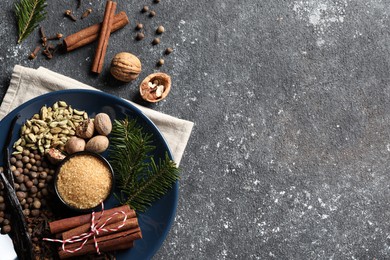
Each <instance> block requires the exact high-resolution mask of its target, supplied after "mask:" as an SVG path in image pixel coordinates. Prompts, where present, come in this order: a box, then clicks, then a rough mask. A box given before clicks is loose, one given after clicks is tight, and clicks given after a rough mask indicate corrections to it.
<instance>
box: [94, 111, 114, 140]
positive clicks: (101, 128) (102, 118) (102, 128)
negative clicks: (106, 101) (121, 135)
mask: <svg viewBox="0 0 390 260" xmlns="http://www.w3.org/2000/svg"><path fill="white" fill-rule="evenodd" d="M93 123H94V125H95V129H96V131H97V132H98V133H99V134H101V135H109V134H110V133H111V130H112V123H111V119H110V117H109V116H108V115H107V114H106V113H99V114H97V115H96V116H95V119H94V121H93Z"/></svg>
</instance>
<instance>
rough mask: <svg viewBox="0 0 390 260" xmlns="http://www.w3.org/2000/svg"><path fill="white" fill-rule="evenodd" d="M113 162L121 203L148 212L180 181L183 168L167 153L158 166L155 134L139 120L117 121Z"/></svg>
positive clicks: (112, 136) (112, 135)
mask: <svg viewBox="0 0 390 260" xmlns="http://www.w3.org/2000/svg"><path fill="white" fill-rule="evenodd" d="M110 140H111V141H110V142H111V144H110V158H109V160H110V163H111V165H112V167H113V169H114V172H115V175H116V177H117V186H118V188H119V189H120V194H119V196H117V198H118V199H119V200H120V202H121V204H128V205H130V206H131V207H132V208H134V209H136V210H139V211H145V210H146V209H147V208H148V207H149V206H150V205H151V204H152V203H153V202H154V201H156V200H157V199H159V198H161V197H162V196H163V195H164V194H165V193H166V192H167V191H168V190H169V189H170V188H171V187H172V185H173V184H174V183H175V182H176V181H177V180H178V179H179V169H178V168H177V166H176V164H175V163H174V162H173V161H172V160H171V159H170V158H169V156H168V154H167V153H166V155H165V158H163V159H159V162H158V164H157V163H156V162H155V160H154V159H153V156H151V155H150V154H152V152H153V151H154V149H155V147H154V146H153V145H151V143H152V135H151V134H147V133H145V132H144V131H143V129H142V127H140V126H137V124H136V121H135V120H131V121H129V120H128V119H125V120H122V121H118V120H116V121H114V124H113V130H112V132H111V138H110Z"/></svg>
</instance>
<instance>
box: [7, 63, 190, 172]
mask: <svg viewBox="0 0 390 260" xmlns="http://www.w3.org/2000/svg"><path fill="white" fill-rule="evenodd" d="M64 89H91V90H97V89H95V88H93V87H91V86H88V85H85V84H83V83H81V82H79V81H76V80H74V79H71V78H69V77H66V76H63V75H61V74H58V73H55V72H53V71H51V70H48V69H45V68H43V67H40V68H38V69H31V68H26V67H22V66H19V65H16V66H15V67H14V71H13V73H12V78H11V83H10V86H9V88H8V90H7V93H6V94H5V96H4V100H3V103H2V104H1V106H0V120H1V119H2V118H3V117H4V116H6V115H7V114H8V113H9V112H11V111H12V110H13V109H14V108H16V107H18V106H19V105H21V104H22V103H24V102H26V101H28V100H30V99H32V98H34V97H37V96H40V95H42V94H45V93H47V92H51V91H56V90H64ZM126 101H128V102H130V103H131V104H133V105H135V106H136V107H137V108H139V109H140V110H141V111H142V112H143V113H144V114H145V115H146V116H147V117H149V118H150V119H151V120H152V121H153V122H154V123H155V124H156V126H157V127H158V128H159V129H160V131H161V133H162V134H163V136H164V138H165V140H166V141H167V143H168V145H169V148H170V149H171V151H172V154H173V158H174V160H175V162H176V163H177V164H178V165H179V164H180V160H181V158H182V156H183V153H184V150H185V148H186V145H187V142H188V139H189V137H190V135H191V131H192V127H193V125H194V124H193V122H190V121H187V120H183V119H179V118H176V117H172V116H169V115H166V114H163V113H161V112H157V111H155V110H152V109H150V108H146V107H143V106H140V105H138V104H135V103H133V102H131V101H129V100H126Z"/></svg>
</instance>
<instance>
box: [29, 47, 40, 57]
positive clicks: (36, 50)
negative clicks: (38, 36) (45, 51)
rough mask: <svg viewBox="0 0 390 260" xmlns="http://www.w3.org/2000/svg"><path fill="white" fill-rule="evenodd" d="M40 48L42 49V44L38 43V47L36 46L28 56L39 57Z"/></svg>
mask: <svg viewBox="0 0 390 260" xmlns="http://www.w3.org/2000/svg"><path fill="white" fill-rule="evenodd" d="M40 49H41V46H39V45H38V46H37V47H35V49H34V51H33V52H31V53H30V55H29V56H28V58H29V59H30V60H33V59H35V58H36V57H37V55H38V52H39V51H40Z"/></svg>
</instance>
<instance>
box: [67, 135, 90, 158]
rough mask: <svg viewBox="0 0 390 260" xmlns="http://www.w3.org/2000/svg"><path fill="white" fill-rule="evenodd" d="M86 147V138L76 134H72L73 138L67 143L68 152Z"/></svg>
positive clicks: (82, 149)
mask: <svg viewBox="0 0 390 260" xmlns="http://www.w3.org/2000/svg"><path fill="white" fill-rule="evenodd" d="M84 149H85V140H84V139H82V138H78V137H76V136H72V137H71V138H69V140H68V141H67V142H66V144H65V151H66V152H67V153H68V154H72V153H75V152H80V151H84Z"/></svg>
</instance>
